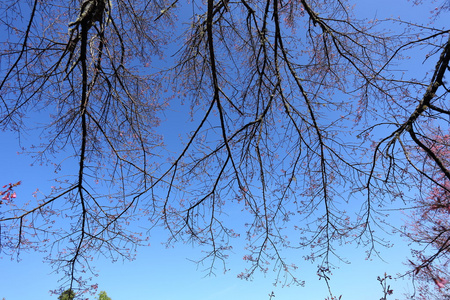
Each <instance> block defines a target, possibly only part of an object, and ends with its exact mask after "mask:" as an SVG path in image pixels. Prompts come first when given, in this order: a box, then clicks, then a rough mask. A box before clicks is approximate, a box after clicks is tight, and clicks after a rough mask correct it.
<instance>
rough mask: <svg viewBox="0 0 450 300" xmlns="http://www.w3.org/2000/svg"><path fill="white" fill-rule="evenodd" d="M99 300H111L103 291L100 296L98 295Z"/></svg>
mask: <svg viewBox="0 0 450 300" xmlns="http://www.w3.org/2000/svg"><path fill="white" fill-rule="evenodd" d="M98 300H111V298H110V297H108V295H107V294H106V292H105V291H101V292H100V294H98Z"/></svg>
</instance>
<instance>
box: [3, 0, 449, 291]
mask: <svg viewBox="0 0 450 300" xmlns="http://www.w3.org/2000/svg"><path fill="white" fill-rule="evenodd" d="M351 4H352V3H351V1H344V0H330V1H325V0H297V1H282V0H265V1H262V0H252V1H248V0H240V1H235V2H233V1H227V0H220V1H213V0H208V1H204V2H201V1H200V2H198V1H191V2H189V3H188V2H186V3H184V2H183V3H182V2H179V1H177V0H175V1H165V0H160V1H154V2H151V3H150V2H148V1H141V0H132V1H123V0H111V1H106V0H85V1H75V0H68V1H53V0H49V1H45V2H43V1H38V0H33V1H27V2H24V1H15V0H7V1H3V2H2V4H0V14H1V16H2V20H3V23H2V25H1V27H2V30H3V31H4V32H6V34H5V35H4V36H5V38H4V39H2V43H1V50H0V51H1V52H0V58H1V60H2V64H1V74H2V77H1V78H0V97H1V102H0V104H1V108H0V127H1V128H2V129H3V130H14V131H16V132H17V133H18V134H22V133H25V132H27V130H30V129H29V128H30V127H33V126H35V127H36V126H37V125H36V124H34V123H33V121H34V120H33V118H30V119H28V118H27V116H30V115H33V114H38V113H39V114H40V116H43V117H42V118H40V120H39V126H40V129H41V132H42V134H41V135H42V136H44V137H45V139H44V142H43V143H42V144H40V145H36V146H34V147H32V148H30V150H28V152H30V153H31V154H32V155H34V156H35V159H36V160H37V161H39V162H43V163H46V162H49V163H52V164H54V166H55V171H56V172H62V171H61V170H62V169H64V168H63V166H72V168H71V170H73V171H72V172H71V173H69V174H63V175H65V176H63V177H61V176H58V177H56V178H55V180H56V184H55V185H54V186H53V187H52V192H51V193H50V194H48V195H45V196H43V197H37V198H36V199H35V200H33V201H31V202H26V201H25V200H23V201H22V200H21V201H18V200H17V199H18V198H20V197H18V198H16V200H15V201H14V203H12V202H11V201H10V202H8V203H4V204H2V210H1V212H0V223H1V224H2V228H5V227H7V228H8V230H7V231H6V232H7V233H4V234H2V236H1V239H2V252H5V253H8V254H10V255H13V254H17V253H18V252H19V251H21V250H22V249H35V250H42V249H45V250H47V251H49V255H48V258H47V259H48V261H49V262H50V263H51V264H52V265H53V267H54V268H55V269H56V270H59V271H62V272H64V273H63V274H64V278H66V279H67V281H66V282H65V283H63V285H66V286H68V287H69V288H70V289H75V288H78V289H80V290H81V291H84V290H88V289H90V288H91V287H90V286H89V283H88V281H86V278H85V276H84V273H85V272H89V271H91V260H92V255H93V254H94V253H95V254H99V253H100V254H103V255H104V256H106V257H109V258H111V259H112V260H117V259H119V258H125V259H132V258H133V255H134V250H135V249H136V247H137V246H138V245H142V244H146V243H147V239H148V235H146V232H148V231H147V230H149V231H150V232H151V229H153V228H155V227H158V226H160V227H162V228H164V229H166V231H167V233H168V241H167V242H168V243H169V244H170V243H175V242H177V241H182V242H191V243H194V244H198V245H202V246H205V247H206V248H207V249H209V250H208V251H207V252H206V253H205V256H204V258H203V259H202V260H201V262H204V263H209V266H210V268H209V271H210V272H211V273H213V272H215V270H216V268H218V267H220V266H222V265H223V266H224V267H223V268H224V269H226V267H225V265H224V264H225V261H226V259H227V257H228V253H229V252H230V250H231V249H232V247H233V240H234V239H238V240H239V239H245V240H246V242H247V247H246V251H247V253H246V254H245V256H244V257H243V258H244V260H246V261H247V262H249V263H250V267H249V268H248V269H246V270H244V271H243V272H242V273H240V274H239V277H240V278H243V279H249V278H251V277H252V275H253V274H254V272H255V271H258V270H259V271H262V272H267V271H268V270H269V269H275V270H276V272H277V274H279V275H278V277H277V283H280V284H290V283H294V284H302V283H303V281H302V279H299V278H297V276H296V273H295V272H294V271H295V269H296V268H297V266H296V265H295V264H293V263H292V262H290V261H287V260H286V259H285V258H284V257H283V255H282V253H281V250H282V249H284V248H293V249H296V248H301V249H310V255H308V256H307V259H308V260H316V261H319V262H320V267H319V270H326V269H328V268H329V267H330V265H331V264H332V263H333V260H335V259H342V257H341V254H340V253H339V245H340V244H342V243H349V242H353V243H355V244H358V245H363V246H365V247H366V250H367V251H368V255H373V254H375V253H376V254H378V252H379V247H382V246H383V245H384V244H386V243H387V241H385V240H384V239H383V238H382V234H380V232H378V231H377V228H379V227H381V228H385V226H387V225H386V224H387V223H388V222H389V220H388V219H387V216H386V214H385V213H383V209H384V208H389V207H391V206H398V205H400V206H402V207H403V208H408V207H409V208H411V207H417V206H418V205H420V206H421V210H419V211H418V213H417V216H418V218H419V222H424V223H425V224H428V225H430V226H435V225H436V226H445V224H442V225H441V224H433V223H432V222H433V220H435V219H431V221H430V220H429V219H428V216H430V215H431V214H444V213H445V210H446V206H445V205H447V204H446V200H445V199H447V198H448V197H446V193H448V184H447V181H448V180H449V179H450V172H449V170H448V164H447V161H448V152H446V151H444V150H443V149H444V148H445V147H446V145H447V138H446V136H448V134H449V132H448V125H449V115H450V109H449V107H448V101H447V96H448V91H449V90H448V87H447V83H446V81H445V74H446V73H447V72H448V70H449V59H450V42H449V28H440V27H439V26H434V24H433V22H432V23H431V24H428V25H423V24H419V23H413V22H409V21H408V20H406V19H394V20H372V19H370V20H367V19H361V18H358V16H357V15H356V14H355V13H354V12H353V11H352V9H351ZM446 5H447V4H444V6H442V7H440V8H439V9H438V10H436V11H434V12H432V13H431V17H432V18H434V19H432V20H437V19H438V18H442V17H443V16H442V15H441V14H440V13H441V12H442V11H444V10H446V9H447V6H446ZM22 15H23V16H24V17H23V18H18V16H22ZM428 17H429V16H428V15H425V14H424V23H427V22H428V23H429V20H430V19H429V18H428ZM409 55H412V59H410V60H407V59H408V56H409ZM422 61H425V62H426V63H428V62H431V63H432V65H433V66H431V67H430V69H429V70H428V71H429V72H423V73H421V74H419V75H417V74H414V75H412V74H410V73H408V72H404V71H402V70H399V68H398V66H402V67H404V66H408V67H409V66H410V67H411V68H413V67H414V68H416V67H418V66H419V67H420V65H421V63H422ZM427 66H429V65H427ZM177 101H179V102H181V103H183V104H184V105H186V106H188V107H189V108H190V118H191V119H192V128H190V129H188V131H187V132H186V131H183V128H181V129H180V128H179V127H181V126H178V128H177V129H176V130H180V134H181V136H182V143H180V144H178V145H176V146H173V147H172V145H170V144H167V145H165V144H164V139H163V138H164V134H163V133H164V132H167V130H174V128H176V127H174V126H173V124H167V122H166V123H164V122H161V120H162V119H163V116H164V113H165V112H167V111H168V109H169V107H170V105H171V104H172V105H173V103H178V102H177ZM42 124H44V125H42ZM164 126H168V127H166V129H165V130H166V131H164V130H163V129H160V128H164ZM167 128H168V129H167ZM174 153H175V154H174ZM63 154H67V157H65V158H64V159H61V160H57V161H56V159H57V158H56V157H59V156H60V155H63ZM58 159H59V158H58ZM73 166H76V167H75V168H73ZM9 187H10V188H11V189H12V188H13V187H14V186H11V185H10V186H9ZM7 192H8V191H7ZM8 193H9V194H6V195H7V196H8V198H9V199H12V198H13V196H16V194H14V193H13V192H12V190H10V191H9V192H8ZM438 195H439V196H438ZM430 197H431V198H430ZM438 199H440V200H438ZM427 201H428V202H427ZM439 201H441V202H439ZM393 203H394V204H393ZM231 212H232V213H233V216H232V218H230V217H229V215H230V214H231ZM236 214H239V217H238V218H236ZM233 218H234V219H233ZM67 220H71V221H70V223H69V224H67ZM137 222H139V225H140V226H141V227H146V228H145V229H144V231H139V230H136V229H135V228H137V226H134V225H135V224H137ZM430 222H431V223H430ZM442 222H444V223H445V220H443V221H442ZM432 224H433V225H432ZM439 228H441V227H439ZM442 228H444V227H442ZM439 230H440V229H439ZM439 230H435V231H428V233H429V234H434V235H432V236H428V237H427V236H424V235H423V232H420V229H417V231H416V232H415V233H414V234H411V235H408V237H410V238H412V239H413V240H417V241H420V242H424V243H427V244H429V245H432V246H433V247H435V249H437V252H436V253H435V254H434V256H430V257H428V256H422V255H426V254H425V252H421V251H419V252H418V254H417V258H419V262H415V264H416V265H415V266H414V267H413V271H414V272H415V273H417V274H423V275H424V276H425V274H430V276H431V277H430V278H432V280H433V281H434V282H435V284H436V285H437V286H438V287H441V286H445V283H446V280H447V279H445V278H444V277H443V275H431V274H434V269H433V266H432V262H433V261H434V260H435V257H436V258H438V257H439V258H442V259H444V258H445V254H446V253H447V247H448V246H447V240H446V234H445V233H442V230H441V231H439ZM400 232H401V230H400V229H399V230H398V231H397V233H400ZM222 263H223V264H222ZM268 265H270V266H271V267H270V268H269V267H268ZM442 266H446V263H444V264H443V265H442ZM427 272H429V273H427ZM387 291H388V292H386V293H387V294H389V293H390V291H391V290H390V289H389V288H387ZM386 293H385V294H386ZM330 294H331V292H330ZM331 297H333V296H332V295H331Z"/></svg>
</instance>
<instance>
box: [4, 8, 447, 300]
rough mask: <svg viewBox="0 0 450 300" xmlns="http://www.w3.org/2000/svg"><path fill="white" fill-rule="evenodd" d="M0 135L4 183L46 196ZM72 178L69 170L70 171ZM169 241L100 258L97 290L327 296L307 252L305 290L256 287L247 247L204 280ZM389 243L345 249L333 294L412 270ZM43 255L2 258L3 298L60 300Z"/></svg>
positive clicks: (37, 176)
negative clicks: (374, 249)
mask: <svg viewBox="0 0 450 300" xmlns="http://www.w3.org/2000/svg"><path fill="white" fill-rule="evenodd" d="M437 3H440V2H437ZM435 5H436V4H428V5H426V6H425V7H411V3H410V2H408V1H385V0H382V1H373V0H372V1H369V0H364V1H358V4H357V5H356V12H357V16H359V17H361V18H362V17H368V18H371V17H375V16H376V17H378V18H383V17H391V16H392V17H397V16H399V15H401V16H402V17H403V18H405V19H410V20H412V21H419V22H423V23H428V22H429V20H428V19H425V20H422V18H423V16H424V15H427V14H423V11H431V10H432V9H433V8H434V6H435ZM412 63H415V62H412ZM416 66H417V64H416ZM406 67H408V65H406ZM419 68H420V65H419ZM172 109H174V110H176V111H175V112H174V113H173V114H169V115H168V121H170V118H171V115H172V118H173V115H177V116H179V115H183V114H185V111H184V110H187V109H188V107H183V106H176V107H172ZM35 118H37V117H35ZM177 122H178V123H176V126H175V127H170V128H169V127H162V130H163V131H164V130H167V131H168V132H172V133H173V132H174V130H177V129H176V128H180V127H184V126H187V125H186V124H188V123H187V122H188V120H187V118H186V120H185V121H180V120H177ZM163 126H164V125H163ZM164 128H165V129H164ZM1 134H2V135H1V141H2V142H1V144H2V146H1V148H0V155H1V157H2V171H3V172H2V173H1V174H0V184H2V185H3V184H6V183H9V182H16V181H18V180H21V181H22V182H23V184H22V185H21V186H20V187H18V188H17V192H18V200H17V201H19V199H20V201H23V199H24V198H27V197H31V194H32V193H33V192H34V191H35V190H36V189H37V188H39V189H43V190H44V191H45V189H46V187H47V188H48V187H49V186H51V185H52V183H51V181H49V179H50V178H52V176H53V169H52V168H51V167H49V166H33V167H31V166H30V164H31V163H32V159H31V158H30V157H28V156H25V155H18V154H17V152H20V151H21V149H20V147H19V141H18V140H17V138H16V136H15V135H14V134H12V133H8V132H6V133H1ZM24 138H27V137H26V136H25V137H24ZM23 142H24V144H29V143H34V142H37V139H36V136H35V135H33V134H30V135H29V136H28V138H27V140H24V141H23ZM63 172H65V171H63ZM70 172H71V171H70V170H67V173H70ZM0 209H1V207H0ZM402 217H403V215H402V214H398V217H397V219H398V221H399V224H398V225H400V222H402V221H401V218H402ZM166 237H167V236H166V235H165V233H164V232H155V233H154V234H152V236H151V239H150V242H151V246H150V247H140V248H138V251H137V257H136V260H134V261H132V262H128V261H126V262H121V261H119V262H116V263H111V262H110V261H109V260H107V259H105V258H98V259H96V260H95V261H94V262H93V266H95V267H96V269H97V270H98V272H99V276H98V277H97V278H94V279H93V281H94V282H97V283H98V284H99V291H100V290H105V291H106V292H107V293H108V295H109V296H110V297H111V298H112V299H113V300H128V299H145V300H147V299H148V300H153V299H158V300H179V299H183V300H194V299H195V300H213V299H214V300H225V299H227V300H230V299H247V300H266V299H269V296H268V294H269V293H271V292H272V291H274V293H275V298H274V299H275V300H294V299H296V300H297V299H298V300H301V299H307V300H316V299H317V300H319V299H324V298H325V297H327V296H328V291H327V288H326V285H325V283H324V282H323V280H318V276H317V275H316V270H317V267H316V264H311V263H309V262H306V261H304V259H303V256H304V255H307V254H308V250H305V251H302V250H297V251H292V250H289V251H285V252H284V254H285V255H286V257H289V258H290V259H291V260H293V261H294V262H296V263H297V265H298V266H299V270H298V271H297V275H298V277H299V278H300V279H302V280H305V281H306V284H305V287H296V286H291V287H275V286H273V285H272V283H273V282H274V278H275V277H274V276H275V274H273V273H270V272H269V273H268V274H266V275H263V274H256V275H255V278H254V280H253V281H243V280H240V279H238V278H237V274H238V273H240V272H241V271H242V270H243V269H244V268H245V267H246V264H245V262H244V261H243V260H242V256H243V253H244V249H239V248H235V250H234V255H232V257H231V258H230V260H229V262H228V263H229V264H228V265H227V268H229V269H230V271H228V272H227V273H226V274H223V272H221V270H220V269H218V270H217V274H216V275H215V276H209V277H205V275H206V272H204V271H202V270H203V269H204V268H207V266H203V267H202V266H198V265H196V264H195V263H193V262H192V261H190V260H189V259H191V260H195V259H198V258H199V257H200V256H201V253H200V250H201V249H199V248H193V247H191V246H190V245H184V244H175V247H174V248H170V249H167V248H165V247H164V246H163V245H162V243H163V242H164V241H165V238H166ZM391 241H392V242H394V246H393V247H391V248H386V249H382V250H383V251H382V258H383V260H381V259H379V258H377V257H373V258H372V259H371V260H366V257H365V253H364V250H365V249H363V248H357V247H356V246H355V245H346V246H343V247H340V248H339V251H340V253H341V254H342V256H343V257H345V258H347V259H348V260H349V261H350V262H351V263H350V264H345V263H342V262H339V261H336V262H335V263H336V267H338V268H337V269H335V270H333V276H332V278H331V281H330V284H331V287H332V289H333V292H334V294H335V295H338V296H339V295H341V294H342V295H343V298H342V299H344V300H361V299H379V298H380V297H381V296H382V293H381V287H380V285H379V283H378V282H377V280H376V278H377V276H382V275H383V274H384V273H385V272H386V273H388V274H390V275H393V276H395V275H396V274H397V273H401V272H403V271H405V270H407V267H406V266H405V265H404V264H403V263H404V262H405V260H406V259H405V258H406V257H407V256H408V254H409V250H408V249H409V248H408V246H407V244H406V243H405V242H404V241H403V240H402V239H401V238H399V237H392V240H391ZM43 256H45V253H44V254H42V253H22V254H21V256H20V257H19V258H20V262H17V261H10V260H9V259H8V258H3V259H1V260H0V270H1V274H2V276H1V280H0V299H1V298H2V297H5V299H6V300H16V299H18V300H21V299H38V300H50V299H56V298H57V296H51V295H50V294H49V290H51V289H54V288H56V287H57V286H58V282H57V281H58V279H60V276H59V274H53V273H52V271H53V270H52V269H51V268H50V266H49V265H47V264H45V263H43V262H42V259H43ZM0 257H1V254H0ZM390 284H391V287H392V288H393V289H394V295H393V296H392V297H391V298H389V299H397V298H399V299H401V298H403V295H402V294H403V293H404V292H408V291H411V290H412V287H411V283H410V282H409V280H404V279H398V280H392V281H391V282H390ZM90 299H94V296H90Z"/></svg>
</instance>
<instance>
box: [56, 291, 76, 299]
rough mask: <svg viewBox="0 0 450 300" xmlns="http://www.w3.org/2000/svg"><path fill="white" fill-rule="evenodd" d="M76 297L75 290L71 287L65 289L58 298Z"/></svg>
mask: <svg viewBox="0 0 450 300" xmlns="http://www.w3.org/2000/svg"><path fill="white" fill-rule="evenodd" d="M74 298H75V292H74V291H72V290H71V289H68V290H65V291H64V292H63V293H62V294H61V295H60V296H59V297H58V300H73V299H74Z"/></svg>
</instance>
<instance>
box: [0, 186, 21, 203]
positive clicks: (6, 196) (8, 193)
mask: <svg viewBox="0 0 450 300" xmlns="http://www.w3.org/2000/svg"><path fill="white" fill-rule="evenodd" d="M21 183H22V182H21V181H18V182H16V183H14V184H13V183H8V184H5V185H4V186H3V187H2V188H6V187H7V189H6V190H4V191H0V196H3V197H2V200H8V201H9V200H11V199H14V198H16V197H17V195H16V192H15V191H14V189H13V188H14V187H16V186H18V185H20V184H21ZM2 203H3V202H2V201H1V200H0V204H2Z"/></svg>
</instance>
